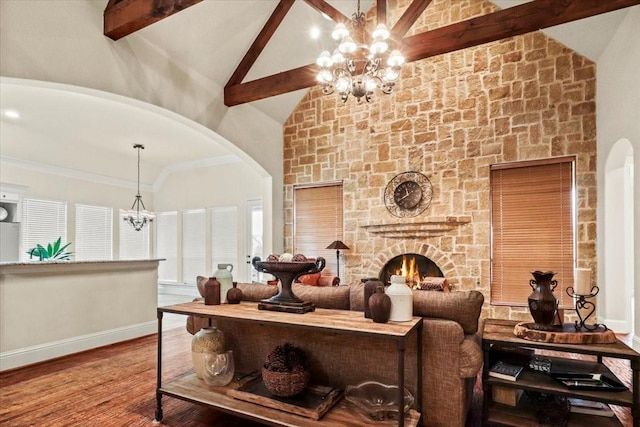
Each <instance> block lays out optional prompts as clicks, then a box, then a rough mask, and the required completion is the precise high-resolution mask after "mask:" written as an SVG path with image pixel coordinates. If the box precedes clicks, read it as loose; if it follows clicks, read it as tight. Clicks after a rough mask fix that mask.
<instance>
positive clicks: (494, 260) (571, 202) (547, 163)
mask: <svg viewBox="0 0 640 427" xmlns="http://www.w3.org/2000/svg"><path fill="white" fill-rule="evenodd" d="M555 165H559V166H558V167H559V168H560V170H559V172H558V173H559V175H560V182H561V184H562V185H564V184H565V183H566V180H568V181H570V186H569V188H568V189H566V188H564V189H563V188H560V189H558V192H557V194H558V195H560V196H561V197H563V198H562V199H561V200H560V203H561V204H564V205H562V209H564V208H565V207H568V208H569V212H566V214H567V215H568V216H567V217H566V218H561V219H560V220H559V221H558V224H561V227H562V229H561V234H562V235H561V236H559V239H560V241H561V242H562V240H564V239H566V238H565V236H564V233H566V232H569V234H570V240H571V241H570V242H567V243H568V247H569V248H570V251H571V253H570V256H567V255H566V254H565V252H566V250H567V247H564V249H563V250H562V252H561V253H562V256H560V257H556V259H554V260H552V261H548V260H542V259H543V257H542V256H541V257H540V258H539V259H541V260H542V261H540V264H539V267H538V266H536V265H533V264H532V267H531V268H529V272H528V273H527V277H524V274H522V278H520V276H519V277H518V279H517V280H512V281H511V282H510V283H512V284H511V285H505V284H504V283H502V282H500V281H499V280H497V274H498V273H497V270H498V269H499V268H501V267H500V266H498V265H497V264H498V263H499V261H498V259H499V258H500V256H498V255H497V254H496V246H497V245H498V243H497V240H499V239H498V238H497V232H498V231H497V230H498V229H499V228H500V227H499V226H497V225H496V224H495V217H496V215H498V214H499V213H497V212H496V208H495V205H496V204H497V203H498V201H497V199H496V192H497V189H496V188H495V187H496V185H497V184H496V183H495V182H494V174H497V173H501V171H507V170H511V171H516V170H519V171H522V172H523V173H524V172H526V170H525V168H528V170H532V168H536V167H545V168H549V167H550V168H553V167H554V166H555ZM566 172H569V175H566ZM537 173H538V174H539V175H540V176H542V175H541V174H540V172H537ZM547 179H548V180H549V181H550V180H551V177H547ZM522 182H523V181H521V184H520V185H523V184H522ZM576 186H577V183H576V157H575V156H563V157H553V158H547V159H540V160H530V161H521V162H509V163H500V164H494V165H490V171H489V187H490V200H489V208H490V213H489V221H490V230H491V231H490V261H491V262H490V304H491V305H496V306H499V305H504V306H514V307H519V306H523V307H526V306H527V296H528V295H529V294H530V293H531V291H532V288H531V287H529V286H526V285H528V284H529V283H530V280H531V279H533V277H532V276H531V274H530V272H531V271H534V270H540V269H542V270H549V269H550V270H553V271H555V272H556V275H555V276H554V279H555V280H557V281H558V286H557V288H556V289H555V291H554V295H555V296H556V298H557V299H558V303H559V308H572V307H573V301H572V299H571V298H570V297H569V296H568V295H567V294H566V289H567V288H568V287H571V286H573V281H574V277H573V272H574V269H575V266H576V258H577V237H578V236H577V226H576V224H577V206H576V194H577V193H576ZM535 202H536V201H535V200H534V201H533V203H534V204H531V203H528V204H526V205H521V206H522V210H521V212H523V213H524V214H526V213H527V212H528V213H529V214H530V215H533V214H534V212H533V210H534V209H535V208H538V205H535ZM547 206H548V205H547ZM510 216H513V214H512V215H510ZM540 221H541V222H544V221H542V220H540ZM567 223H569V224H570V227H569V229H567V230H565V227H564V225H565V224H567ZM539 227H542V226H541V225H539ZM547 229H548V223H547ZM529 230H530V229H529ZM524 231H528V230H524ZM534 237H535V236H534ZM538 237H540V236H538ZM542 237H544V236H542ZM503 240H508V239H503ZM512 252H513V253H516V252H517V251H516V250H514V251H512ZM525 252H526V253H525ZM500 255H502V254H500ZM516 255H517V253H516ZM527 255H528V256H531V247H528V248H527V249H526V250H525V249H523V253H522V255H521V256H522V257H526V256H527ZM534 256H535V255H534ZM514 258H515V256H514ZM558 259H560V261H558ZM535 262H538V261H535ZM545 262H547V264H554V265H555V266H559V267H560V268H556V267H552V268H548V265H547V264H544V265H543V263H545ZM501 265H502V268H504V265H503V264H501ZM511 268H512V270H510V271H509V272H508V274H509V275H513V270H515V268H514V267H513V266H511ZM557 270H558V271H557ZM520 273H522V272H520ZM500 275H501V279H502V278H503V277H504V272H502V271H501V273H500ZM505 294H506V295H505ZM516 295H517V298H518V300H517V301H516V300H514V299H510V298H508V297H511V298H516Z"/></svg>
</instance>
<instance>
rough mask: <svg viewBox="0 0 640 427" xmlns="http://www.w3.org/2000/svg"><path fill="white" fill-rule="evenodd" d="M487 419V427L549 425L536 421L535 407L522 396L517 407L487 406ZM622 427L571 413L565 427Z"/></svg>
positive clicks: (611, 420) (614, 421) (600, 418)
mask: <svg viewBox="0 0 640 427" xmlns="http://www.w3.org/2000/svg"><path fill="white" fill-rule="evenodd" d="M489 410H490V412H489V417H488V419H487V422H488V424H489V425H491V426H493V425H497V426H518V427H542V426H548V425H549V424H543V423H541V422H540V421H539V420H538V416H537V413H536V407H535V405H534V403H533V402H532V401H530V400H529V399H527V398H526V397H525V396H523V397H522V398H521V399H520V401H519V402H518V406H515V407H514V406H508V405H502V404H500V403H492V404H491V405H490V406H489ZM584 426H589V427H622V423H621V422H620V421H619V420H618V418H616V417H615V416H613V417H604V416H598V415H587V414H578V413H575V412H572V413H571V414H570V415H569V423H568V424H567V427H584Z"/></svg>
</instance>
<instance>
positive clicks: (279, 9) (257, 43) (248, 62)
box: [225, 0, 294, 87]
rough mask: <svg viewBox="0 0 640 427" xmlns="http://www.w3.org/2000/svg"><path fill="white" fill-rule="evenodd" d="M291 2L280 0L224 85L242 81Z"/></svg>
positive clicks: (292, 1) (291, 0)
mask: <svg viewBox="0 0 640 427" xmlns="http://www.w3.org/2000/svg"><path fill="white" fill-rule="evenodd" d="M293 3H294V0H280V2H279V3H278V5H277V6H276V8H275V9H274V11H273V13H272V14H271V16H270V17H269V19H268V20H267V23H266V24H264V27H262V30H260V34H258V37H256V39H255V40H254V41H253V44H252V45H251V47H250V48H249V50H248V51H247V53H245V54H244V57H243V58H242V60H241V61H240V64H238V67H237V68H236V70H235V71H234V72H233V74H232V75H231V78H230V79H229V81H228V82H227V84H226V85H225V87H227V86H232V85H235V84H238V83H242V80H243V79H244V78H245V77H246V76H247V73H249V70H250V69H251V67H252V66H253V64H255V62H256V60H257V59H258V56H260V54H261V53H262V51H263V50H264V48H265V46H266V45H267V43H269V40H271V37H272V36H273V33H275V32H276V30H277V29H278V27H279V26H280V23H281V22H282V20H283V19H284V17H285V16H286V15H287V12H289V9H291V6H293Z"/></svg>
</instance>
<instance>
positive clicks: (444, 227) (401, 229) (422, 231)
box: [361, 215, 471, 239]
mask: <svg viewBox="0 0 640 427" xmlns="http://www.w3.org/2000/svg"><path fill="white" fill-rule="evenodd" d="M470 222H471V216H468V215H465V216H447V217H441V218H431V219H429V220H428V221H422V222H394V223H386V224H369V225H363V226H361V228H364V229H365V230H367V231H368V232H369V233H371V234H376V235H378V236H382V237H390V238H399V239H405V238H408V237H433V236H442V235H443V234H445V233H446V232H448V231H451V230H454V229H455V228H456V227H459V226H461V225H465V224H469V223H470Z"/></svg>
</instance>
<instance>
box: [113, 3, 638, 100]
mask: <svg viewBox="0 0 640 427" xmlns="http://www.w3.org/2000/svg"><path fill="white" fill-rule="evenodd" d="M201 1H202V0H161V1H159V0H110V1H109V3H108V5H107V7H106V9H105V12H104V34H105V35H106V36H108V37H110V38H112V39H113V40H118V39H120V38H122V37H126V36H127V35H129V34H132V33H134V32H136V31H138V30H140V29H142V28H144V27H146V26H149V25H153V24H154V23H155V22H158V21H160V20H162V19H164V18H167V17H169V16H171V15H173V14H176V13H179V12H181V11H183V10H185V9H187V8H189V7H191V6H194V5H197V4H198V3H201ZM295 3H296V2H295V0H280V1H279V2H278V3H277V4H276V6H275V8H274V9H273V12H272V13H271V15H270V16H269V18H268V19H267V21H266V23H265V24H264V26H263V27H262V29H261V31H260V32H259V34H258V35H257V37H256V38H255V40H254V41H253V43H252V44H251V46H250V47H249V48H248V50H247V51H246V53H245V54H244V57H243V58H242V60H241V61H240V63H239V65H238V66H237V68H236V69H235V71H234V72H233V74H232V75H231V77H230V78H229V80H228V81H227V82H226V84H225V86H224V88H225V90H224V103H225V105H226V106H228V107H232V106H235V105H238V104H243V103H246V102H251V101H257V100H260V99H265V98H269V97H272V96H276V95H281V94H285V93H289V92H292V91H295V90H299V89H306V88H309V87H311V86H313V85H315V84H316V83H317V80H316V74H317V66H316V65H315V64H314V63H311V64H304V65H302V66H299V67H296V68H292V69H289V70H286V71H281V72H279V73H275V74H271V75H269V76H265V77H262V78H258V79H255V80H250V81H245V79H246V77H247V75H248V74H249V71H250V70H251V68H252V67H253V65H254V64H255V63H256V61H257V60H258V58H259V56H260V54H261V53H262V51H263V50H264V48H265V47H266V46H267V44H268V43H269V41H270V40H271V38H272V36H273V35H274V34H275V32H276V31H277V30H278V28H279V26H280V25H281V24H282V22H283V20H284V19H285V17H286V16H287V14H288V12H289V10H290V9H291V8H292V6H293V5H294V4H295ZM304 3H306V4H307V5H308V6H309V7H311V8H312V9H315V10H316V11H317V12H319V13H321V14H323V15H324V16H326V17H328V18H330V19H331V20H333V21H334V22H336V23H337V22H344V23H346V22H347V21H349V17H348V16H346V15H345V14H343V13H342V12H341V11H340V10H338V9H336V8H334V7H333V6H332V5H331V4H330V3H328V2H327V1H325V0H304ZM430 3H431V0H413V1H412V2H411V3H410V4H409V6H408V7H407V8H406V10H405V11H404V13H403V14H402V16H401V17H400V18H399V19H398V20H397V22H395V23H393V25H389V27H390V30H391V35H392V38H393V39H395V40H398V41H400V45H401V51H402V52H403V54H404V55H405V57H406V58H407V60H408V61H409V62H411V61H417V60H420V59H425V58H429V57H431V56H435V55H440V54H443V53H448V52H452V51H456V50H459V49H464V48H467V47H472V46H477V45H480V44H483V43H488V42H491V41H496V40H500V39H504V38H508V37H513V36H517V35H521V34H525V33H528V32H531V31H536V30H540V29H544V28H548V27H553V26H556V25H561V24H565V23H568V22H573V21H577V20H580V19H584V18H589V17H591V16H596V15H600V14H602V13H607V12H611V11H615V10H618V9H623V8H626V7H630V6H633V5H636V4H639V3H640V1H639V0H608V1H606V2H603V1H587V0H563V1H558V0H532V1H530V2H524V3H522V4H519V5H516V6H513V7H510V8H506V9H502V10H498V11H496V12H493V13H490V14H488V15H484V16H480V17H475V18H471V19H467V20H464V21H461V22H457V23H454V24H451V25H448V26H445V27H441V28H436V29H434V30H430V31H426V32H423V33H420V34H414V35H410V36H406V34H407V32H408V30H409V29H410V28H411V26H412V25H413V24H414V23H415V22H416V20H417V19H418V17H419V16H420V15H421V14H422V13H423V12H424V10H425V9H426V8H427V7H429V4H430ZM375 9H376V16H377V20H378V23H384V24H391V23H388V22H387V1H386V0H378V1H376V2H375Z"/></svg>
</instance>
